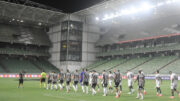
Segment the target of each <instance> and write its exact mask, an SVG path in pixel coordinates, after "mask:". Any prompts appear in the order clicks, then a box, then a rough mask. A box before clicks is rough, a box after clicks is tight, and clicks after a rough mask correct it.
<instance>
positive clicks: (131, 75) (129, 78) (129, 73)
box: [127, 72, 134, 87]
mask: <svg viewBox="0 0 180 101" xmlns="http://www.w3.org/2000/svg"><path fill="white" fill-rule="evenodd" d="M133 77H134V75H133V73H132V72H128V73H127V79H128V86H129V87H130V86H132V85H133Z"/></svg>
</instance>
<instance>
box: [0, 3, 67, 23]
mask: <svg viewBox="0 0 180 101" xmlns="http://www.w3.org/2000/svg"><path fill="white" fill-rule="evenodd" d="M64 16H66V14H64V13H62V12H59V11H53V10H47V9H43V8H37V7H32V6H26V5H21V4H16V3H10V2H5V1H1V0H0V19H3V20H4V19H5V20H9V21H23V22H29V23H36V24H43V25H53V24H56V23H58V22H60V20H61V19H62V18H63V17H64ZM0 21H2V20H0Z"/></svg>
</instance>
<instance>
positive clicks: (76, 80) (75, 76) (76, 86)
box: [73, 70, 80, 92]
mask: <svg viewBox="0 0 180 101" xmlns="http://www.w3.org/2000/svg"><path fill="white" fill-rule="evenodd" d="M79 77H80V76H79V73H78V70H76V71H75V73H74V74H73V88H74V91H75V92H77V90H78V81H79Z"/></svg>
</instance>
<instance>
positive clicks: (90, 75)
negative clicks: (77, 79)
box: [89, 73, 92, 84]
mask: <svg viewBox="0 0 180 101" xmlns="http://www.w3.org/2000/svg"><path fill="white" fill-rule="evenodd" d="M89 84H92V73H89Z"/></svg>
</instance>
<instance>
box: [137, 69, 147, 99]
mask: <svg viewBox="0 0 180 101" xmlns="http://www.w3.org/2000/svg"><path fill="white" fill-rule="evenodd" d="M136 81H138V93H137V97H136V98H137V99H139V96H141V100H143V99H144V97H143V93H142V90H144V84H145V76H144V73H142V71H141V70H139V72H138V76H137V79H136ZM136 81H135V82H136Z"/></svg>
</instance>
